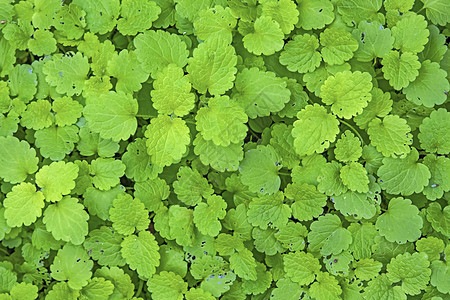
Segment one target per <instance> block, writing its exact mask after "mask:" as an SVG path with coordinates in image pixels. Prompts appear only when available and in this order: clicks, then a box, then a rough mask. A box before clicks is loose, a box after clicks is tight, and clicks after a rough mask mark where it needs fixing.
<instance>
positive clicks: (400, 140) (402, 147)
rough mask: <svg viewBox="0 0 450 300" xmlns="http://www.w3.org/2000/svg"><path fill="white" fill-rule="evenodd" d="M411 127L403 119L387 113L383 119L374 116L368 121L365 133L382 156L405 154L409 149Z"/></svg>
mask: <svg viewBox="0 0 450 300" xmlns="http://www.w3.org/2000/svg"><path fill="white" fill-rule="evenodd" d="M410 132H411V128H410V127H409V125H408V124H407V122H406V120H405V119H402V118H400V117H399V116H396V115H387V116H385V117H384V118H383V120H381V119H379V118H374V119H373V120H372V121H371V122H370V123H369V128H368V130H367V133H368V134H369V138H370V140H371V142H372V145H373V146H375V147H376V148H377V150H378V151H379V152H381V153H382V154H383V155H384V156H392V157H394V156H395V155H401V154H406V153H409V152H410V151H411V149H410V147H409V145H411V144H412V135H411V133H410Z"/></svg>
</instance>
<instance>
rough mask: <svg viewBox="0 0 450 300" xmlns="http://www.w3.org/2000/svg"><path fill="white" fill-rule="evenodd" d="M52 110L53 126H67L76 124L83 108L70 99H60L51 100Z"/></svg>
mask: <svg viewBox="0 0 450 300" xmlns="http://www.w3.org/2000/svg"><path fill="white" fill-rule="evenodd" d="M52 110H53V112H54V113H55V124H56V125H58V126H67V125H72V124H75V123H76V122H77V120H78V118H79V117H81V113H82V111H83V106H82V105H81V104H80V103H79V102H78V101H77V100H74V99H72V98H70V97H61V98H56V99H54V100H53V102H52ZM22 117H23V116H22Z"/></svg>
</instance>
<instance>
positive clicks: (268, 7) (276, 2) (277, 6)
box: [261, 0, 299, 34]
mask: <svg viewBox="0 0 450 300" xmlns="http://www.w3.org/2000/svg"><path fill="white" fill-rule="evenodd" d="M261 4H262V16H267V17H270V18H271V19H272V20H274V21H275V22H277V23H278V25H280V28H281V30H282V31H283V33H284V34H289V33H290V32H291V31H292V30H293V29H294V25H295V24H296V23H297V22H298V15H299V12H298V10H297V5H296V4H295V2H294V1H292V0H265V1H262V2H261Z"/></svg>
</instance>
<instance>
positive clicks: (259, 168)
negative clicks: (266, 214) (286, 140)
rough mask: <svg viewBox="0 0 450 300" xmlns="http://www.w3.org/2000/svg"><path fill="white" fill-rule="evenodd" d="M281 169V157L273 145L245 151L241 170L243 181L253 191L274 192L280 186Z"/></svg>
mask: <svg viewBox="0 0 450 300" xmlns="http://www.w3.org/2000/svg"><path fill="white" fill-rule="evenodd" d="M280 169H281V165H280V158H279V157H278V155H277V153H276V152H275V151H274V149H273V147H272V146H270V145H267V146H262V145H260V146H258V147H257V148H256V149H251V150H249V151H247V152H246V153H245V157H244V160H243V161H242V163H241V166H240V170H239V171H240V175H241V181H242V183H243V184H245V185H246V186H248V187H249V190H250V191H251V192H254V193H261V194H273V193H276V192H277V191H278V190H279V188H280V184H281V179H280V177H279V176H278V170H280Z"/></svg>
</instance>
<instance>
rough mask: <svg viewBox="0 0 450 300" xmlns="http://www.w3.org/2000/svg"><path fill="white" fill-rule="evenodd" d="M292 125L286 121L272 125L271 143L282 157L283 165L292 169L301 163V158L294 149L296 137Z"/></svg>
mask: <svg viewBox="0 0 450 300" xmlns="http://www.w3.org/2000/svg"><path fill="white" fill-rule="evenodd" d="M293 128H294V127H293V126H292V125H289V126H287V125H286V124H284V123H279V124H275V125H274V126H273V127H272V132H271V138H270V145H271V146H272V147H273V148H274V149H275V151H276V152H277V153H278V154H279V156H280V157H281V159H282V162H283V167H285V168H288V169H292V168H294V167H295V166H298V165H299V164H300V158H299V156H298V155H297V153H295V150H294V137H293V136H292V134H291V133H292V129H293Z"/></svg>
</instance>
